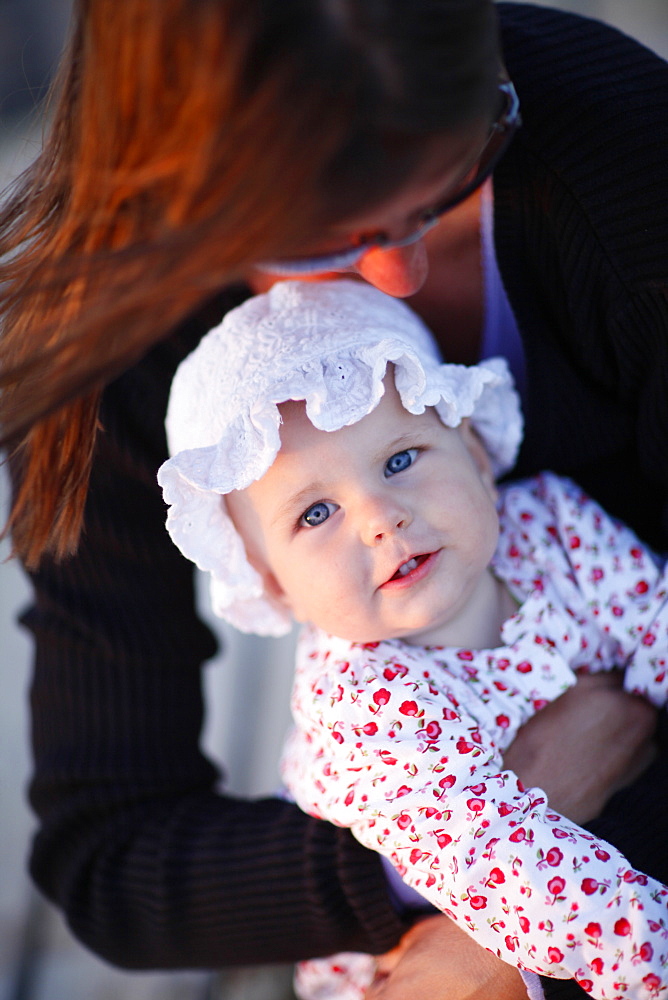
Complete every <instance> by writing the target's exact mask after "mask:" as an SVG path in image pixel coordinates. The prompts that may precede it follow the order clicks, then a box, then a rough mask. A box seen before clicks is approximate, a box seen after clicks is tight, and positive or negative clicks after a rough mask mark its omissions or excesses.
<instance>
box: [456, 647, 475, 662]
mask: <svg viewBox="0 0 668 1000" xmlns="http://www.w3.org/2000/svg"><path fill="white" fill-rule="evenodd" d="M457 656H458V657H459V659H460V660H472V659H473V653H472V651H471V650H470V649H460V650H459V652H458V653H457Z"/></svg>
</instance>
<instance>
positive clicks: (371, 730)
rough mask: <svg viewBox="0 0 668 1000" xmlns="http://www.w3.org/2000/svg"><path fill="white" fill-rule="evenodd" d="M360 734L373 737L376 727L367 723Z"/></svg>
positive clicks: (374, 724) (373, 723)
mask: <svg viewBox="0 0 668 1000" xmlns="http://www.w3.org/2000/svg"><path fill="white" fill-rule="evenodd" d="M362 732H363V733H364V735H365V736H375V735H376V733H377V732H378V726H377V725H376V723H375V722H367V724H366V726H362Z"/></svg>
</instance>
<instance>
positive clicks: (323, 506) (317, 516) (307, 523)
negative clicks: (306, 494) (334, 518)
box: [299, 500, 338, 528]
mask: <svg viewBox="0 0 668 1000" xmlns="http://www.w3.org/2000/svg"><path fill="white" fill-rule="evenodd" d="M336 510H338V507H337V505H336V504H335V503H329V502H328V501H327V500H319V501H318V503H314V504H313V506H312V507H309V509H308V510H305V511H304V513H303V514H302V516H301V517H300V518H299V524H300V525H301V527H302V528H317V527H318V525H319V524H324V522H325V521H326V520H327V518H328V517H329V516H330V514H333V513H334V511H336Z"/></svg>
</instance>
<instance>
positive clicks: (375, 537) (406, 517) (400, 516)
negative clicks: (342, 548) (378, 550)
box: [360, 497, 413, 546]
mask: <svg viewBox="0 0 668 1000" xmlns="http://www.w3.org/2000/svg"><path fill="white" fill-rule="evenodd" d="M412 520H413V518H412V515H411V513H410V511H409V510H408V508H407V507H405V506H403V505H402V504H398V503H396V502H394V501H388V500H386V499H383V498H380V497H367V499H366V501H365V502H364V504H363V506H362V508H361V510H360V523H361V529H360V534H361V536H362V541H363V542H364V544H365V545H370V546H375V545H379V544H380V543H381V542H383V541H384V540H385V539H387V538H390V537H391V536H392V535H394V534H395V532H397V531H403V530H404V529H405V528H407V527H408V526H409V524H410V523H411V521H412Z"/></svg>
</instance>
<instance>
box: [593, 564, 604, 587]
mask: <svg viewBox="0 0 668 1000" xmlns="http://www.w3.org/2000/svg"><path fill="white" fill-rule="evenodd" d="M604 576H605V573H604V572H603V570H602V569H601V567H600V566H594V567H593V568H592V571H591V577H590V579H591V581H592V583H598V581H599V580H602V579H603V577H604Z"/></svg>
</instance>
